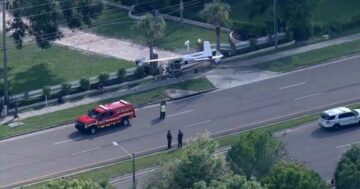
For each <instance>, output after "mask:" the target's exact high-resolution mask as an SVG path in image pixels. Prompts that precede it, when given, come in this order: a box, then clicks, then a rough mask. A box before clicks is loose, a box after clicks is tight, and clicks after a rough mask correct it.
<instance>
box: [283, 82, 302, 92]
mask: <svg viewBox="0 0 360 189" xmlns="http://www.w3.org/2000/svg"><path fill="white" fill-rule="evenodd" d="M305 83H306V82H305V81H304V82H301V83H296V84H293V85H288V86H284V87H280V88H279V90H284V89H288V88H292V87H296V86H299V85H304V84H305Z"/></svg>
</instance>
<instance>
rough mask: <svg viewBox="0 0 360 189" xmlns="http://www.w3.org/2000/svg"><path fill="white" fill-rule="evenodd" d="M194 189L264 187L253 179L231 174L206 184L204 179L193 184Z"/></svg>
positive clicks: (261, 188) (262, 188)
mask: <svg viewBox="0 0 360 189" xmlns="http://www.w3.org/2000/svg"><path fill="white" fill-rule="evenodd" d="M194 189H265V187H262V186H261V184H260V183H259V182H257V181H255V180H247V179H246V177H245V176H239V175H232V176H229V177H228V178H226V179H224V180H221V181H215V182H213V183H211V184H210V186H207V185H206V183H205V182H204V181H201V182H197V183H195V184H194Z"/></svg>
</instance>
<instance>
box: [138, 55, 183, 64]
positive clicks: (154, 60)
mask: <svg viewBox="0 0 360 189" xmlns="http://www.w3.org/2000/svg"><path fill="white" fill-rule="evenodd" d="M182 58H183V57H182V56H177V57H176V56H175V57H168V58H159V59H151V60H144V61H141V63H150V62H161V61H167V60H177V59H182Z"/></svg>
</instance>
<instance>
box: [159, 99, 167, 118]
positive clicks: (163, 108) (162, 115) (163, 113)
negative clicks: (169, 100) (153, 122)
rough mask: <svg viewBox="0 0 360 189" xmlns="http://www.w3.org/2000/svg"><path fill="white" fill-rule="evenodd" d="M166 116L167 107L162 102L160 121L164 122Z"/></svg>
mask: <svg viewBox="0 0 360 189" xmlns="http://www.w3.org/2000/svg"><path fill="white" fill-rule="evenodd" d="M165 116H166V105H165V102H164V101H163V102H161V104H160V119H161V120H164V119H165Z"/></svg>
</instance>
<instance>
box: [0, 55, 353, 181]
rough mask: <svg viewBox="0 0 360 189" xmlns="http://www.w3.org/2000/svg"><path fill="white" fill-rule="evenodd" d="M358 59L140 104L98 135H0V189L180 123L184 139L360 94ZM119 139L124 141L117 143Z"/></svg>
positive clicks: (134, 145)
mask: <svg viewBox="0 0 360 189" xmlns="http://www.w3.org/2000/svg"><path fill="white" fill-rule="evenodd" d="M359 61H360V57H359V56H357V57H351V58H346V59H343V60H339V61H336V62H334V63H329V64H326V65H321V66H316V67H312V68H309V69H304V70H299V71H295V72H292V73H289V74H282V75H280V76H278V77H274V78H271V79H268V80H263V81H259V82H255V83H252V84H249V85H244V86H240V87H236V88H231V89H227V90H221V91H216V92H212V93H209V94H205V95H201V96H195V97H192V98H189V99H183V100H179V101H174V102H172V103H168V106H167V110H168V115H167V118H166V120H165V121H162V122H159V121H158V116H159V115H158V114H159V108H158V106H157V105H156V106H150V107H145V108H142V109H139V110H138V111H137V118H136V119H135V120H132V126H131V127H127V128H120V127H119V128H114V129H108V130H105V131H103V132H101V133H98V134H97V135H95V136H88V135H86V134H81V133H79V132H77V131H76V129H75V128H74V127H73V125H66V126H63V127H58V128H54V129H50V130H46V131H43V132H38V133H34V134H29V135H24V136H20V137H16V138H12V139H8V140H3V141H0V151H1V154H0V165H1V166H0V188H6V187H11V186H14V185H20V184H23V183H25V182H31V181H34V180H37V179H41V178H45V177H49V176H53V175H54V174H59V173H61V172H66V171H70V170H74V169H80V168H84V167H88V166H91V165H94V164H98V163H100V162H106V161H111V160H114V159H117V158H119V157H127V156H129V154H131V153H136V154H138V153H141V152H144V151H147V150H149V149H156V148H159V147H163V146H164V145H165V143H166V138H165V136H166V132H167V130H168V129H170V130H172V132H173V135H174V138H175V136H176V133H177V130H178V129H179V128H181V129H182V130H183V132H184V137H185V138H186V139H188V138H190V137H194V136H196V135H197V134H199V133H203V132H204V131H208V132H210V133H211V134H216V133H223V132H227V133H231V132H235V131H238V130H242V129H247V128H251V127H255V126H261V125H263V124H265V123H268V122H274V121H278V120H281V119H286V118H289V117H294V116H297V115H299V114H302V113H304V112H308V111H312V110H314V109H323V108H325V106H334V105H335V104H337V103H343V102H346V101H356V100H358V99H360V95H359V94H360V88H359V85H360V77H358V70H360V64H359V63H358V62H359ZM112 141H116V142H118V143H119V144H120V147H119V146H113V145H112Z"/></svg>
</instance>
